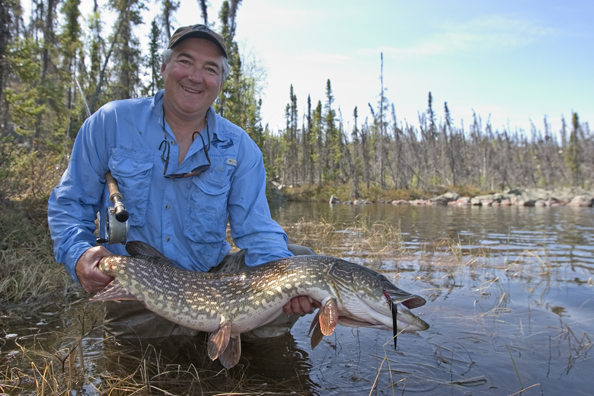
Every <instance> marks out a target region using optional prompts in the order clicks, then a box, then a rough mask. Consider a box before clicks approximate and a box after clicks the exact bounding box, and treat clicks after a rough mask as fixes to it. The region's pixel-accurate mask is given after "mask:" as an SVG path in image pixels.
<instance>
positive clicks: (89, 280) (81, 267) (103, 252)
mask: <svg viewBox="0 0 594 396" xmlns="http://www.w3.org/2000/svg"><path fill="white" fill-rule="evenodd" d="M107 256H113V254H112V253H111V252H110V251H109V250H107V249H106V248H104V247H103V246H95V247H92V248H90V249H88V250H87V251H86V252H84V253H83V254H82V256H80V258H79V259H78V261H77V262H76V267H75V269H76V276H78V281H79V282H80V284H81V285H82V287H83V289H85V290H86V291H88V292H98V291H101V290H103V288H104V287H105V286H107V284H108V283H109V282H111V281H112V280H113V278H112V277H111V276H109V275H106V274H104V273H103V272H101V270H100V269H99V261H101V259H102V258H103V257H107Z"/></svg>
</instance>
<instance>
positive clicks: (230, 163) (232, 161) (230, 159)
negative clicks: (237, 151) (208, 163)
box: [227, 158, 237, 166]
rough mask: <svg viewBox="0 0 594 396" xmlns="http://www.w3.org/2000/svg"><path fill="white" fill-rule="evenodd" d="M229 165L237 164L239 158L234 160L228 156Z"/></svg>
mask: <svg viewBox="0 0 594 396" xmlns="http://www.w3.org/2000/svg"><path fill="white" fill-rule="evenodd" d="M227 165H231V166H237V160H234V159H233V158H227Z"/></svg>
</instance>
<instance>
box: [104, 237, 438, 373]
mask: <svg viewBox="0 0 594 396" xmlns="http://www.w3.org/2000/svg"><path fill="white" fill-rule="evenodd" d="M126 249H127V250H128V252H129V253H130V254H131V256H110V257H104V258H103V259H102V260H101V262H100V264H99V268H100V270H101V271H103V272H104V273H106V274H108V275H111V276H113V277H114V278H115V279H114V281H112V283H110V284H109V285H108V286H107V287H106V288H105V289H104V290H103V291H101V292H100V293H98V294H97V295H96V296H95V297H93V299H94V300H103V301H107V300H127V299H128V300H139V301H141V302H142V303H143V304H144V305H145V307H146V308H147V309H149V310H151V311H153V312H155V313H156V314H158V315H161V316H163V317H164V318H166V319H168V320H170V321H172V322H174V323H177V324H179V325H181V326H185V327H188V328H192V329H196V330H200V331H205V332H209V333H211V334H210V337H209V343H208V354H209V357H210V358H211V359H212V360H215V359H217V358H218V359H219V360H220V361H221V363H222V364H223V366H224V367H225V368H231V367H233V366H235V365H236V364H237V363H238V361H239V358H240V356H241V342H240V336H239V335H240V334H241V333H245V332H248V331H250V330H253V329H255V328H257V327H261V326H263V325H265V324H267V323H270V322H271V321H273V320H274V319H276V318H277V317H278V316H279V315H281V314H282V313H283V310H282V308H283V306H284V305H285V304H286V303H287V302H289V301H290V300H291V299H292V298H293V297H295V296H300V295H304V296H308V297H309V298H311V299H313V300H317V301H320V302H321V303H322V308H320V310H319V311H318V312H317V314H316V316H315V317H314V320H313V322H312V326H311V328H310V333H311V345H312V347H315V346H316V345H317V344H318V343H319V342H320V341H321V339H322V338H323V336H325V335H330V334H332V333H333V331H334V328H335V327H336V325H337V324H341V325H345V326H350V327H373V328H379V329H384V330H393V318H392V310H391V305H392V304H398V315H397V330H398V331H404V332H415V331H420V330H425V329H427V328H428V327H429V325H428V324H427V323H425V322H424V321H423V320H421V319H420V318H418V317H417V316H415V315H413V314H412V313H411V312H410V311H409V309H412V308H417V307H420V306H422V305H424V304H425V300H424V299H423V298H422V297H420V296H417V295H413V294H410V293H407V292H405V291H403V290H401V289H399V288H397V287H396V286H395V285H393V284H392V283H391V282H390V281H389V280H388V279H387V278H386V277H385V276H383V275H381V274H379V273H377V272H375V271H372V270H370V269H368V268H365V267H363V266H360V265H358V264H354V263H350V262H348V261H345V260H341V259H337V258H333V257H326V256H295V257H288V258H284V259H280V260H275V261H272V262H269V263H266V264H262V265H259V266H256V267H251V268H249V269H248V270H246V271H243V272H237V273H208V272H207V273H204V272H195V271H188V270H183V269H180V268H178V267H176V266H175V265H174V264H173V263H172V262H171V261H169V260H168V259H167V258H166V257H165V256H163V255H162V254H161V253H159V252H158V251H157V250H156V249H154V248H153V247H151V246H150V245H147V244H145V243H143V242H138V241H133V242H128V244H127V245H126Z"/></svg>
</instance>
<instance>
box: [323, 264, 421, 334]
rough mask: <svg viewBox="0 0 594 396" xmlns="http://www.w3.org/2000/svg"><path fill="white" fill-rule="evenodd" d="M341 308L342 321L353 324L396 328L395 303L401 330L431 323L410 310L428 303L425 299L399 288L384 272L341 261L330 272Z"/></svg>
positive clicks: (418, 328)
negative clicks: (394, 317) (394, 318)
mask: <svg viewBox="0 0 594 396" xmlns="http://www.w3.org/2000/svg"><path fill="white" fill-rule="evenodd" d="M328 274H329V276H331V277H332V283H333V284H334V285H335V290H336V292H337V294H338V296H337V297H338V300H339V301H340V303H341V304H340V305H341V309H339V317H340V319H339V323H341V324H343V325H346V326H353V327H374V328H379V329H383V330H393V327H394V326H393V323H394V321H393V316H392V314H393V311H392V307H393V305H396V315H397V316H396V319H397V327H398V330H399V331H405V332H415V331H420V330H426V329H428V328H429V325H428V324H427V323H425V322H424V321H423V320H421V319H420V318H418V317H417V316H416V315H414V314H412V313H411V312H410V310H409V309H412V308H417V307H420V306H422V305H424V304H425V299H424V298H422V297H419V296H417V295H414V294H410V293H408V292H406V291H404V290H401V289H399V288H398V287H396V286H395V285H394V284H393V283H392V282H390V281H389V280H388V279H387V278H386V277H385V276H384V275H382V274H379V273H377V272H375V271H373V270H371V269H369V268H365V267H363V266H360V265H357V264H354V263H349V262H346V261H341V262H340V263H337V264H336V265H334V266H333V267H332V268H331V269H330V270H329V271H328Z"/></svg>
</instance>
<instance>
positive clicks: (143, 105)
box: [97, 97, 153, 114]
mask: <svg viewBox="0 0 594 396" xmlns="http://www.w3.org/2000/svg"><path fill="white" fill-rule="evenodd" d="M152 103H153V98H152V97H150V98H134V99H119V100H113V101H111V102H108V103H106V104H104V105H103V106H101V108H100V109H99V110H97V111H98V112H100V113H103V114H113V113H119V112H138V111H139V110H140V109H150V108H151V107H152ZM129 114H135V113H129Z"/></svg>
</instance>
